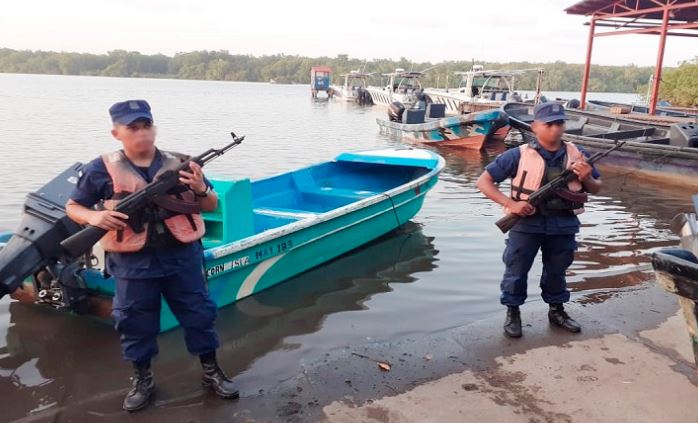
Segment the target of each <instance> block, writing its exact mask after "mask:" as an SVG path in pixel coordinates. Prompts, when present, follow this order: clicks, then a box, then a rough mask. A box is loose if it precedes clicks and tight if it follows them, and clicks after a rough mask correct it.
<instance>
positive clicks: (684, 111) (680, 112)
mask: <svg viewBox="0 0 698 423" xmlns="http://www.w3.org/2000/svg"><path fill="white" fill-rule="evenodd" d="M614 108H616V109H621V110H623V111H627V113H638V114H644V115H646V114H648V113H649V107H647V106H644V105H640V104H623V103H614V102H610V101H601V100H587V109H588V110H601V111H610V110H612V109H614ZM654 116H670V117H677V118H693V119H695V118H698V109H696V108H692V107H671V106H664V107H662V106H659V107H657V110H656V111H655V114H654Z"/></svg>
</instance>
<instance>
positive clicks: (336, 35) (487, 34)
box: [0, 0, 698, 66]
mask: <svg viewBox="0 0 698 423" xmlns="http://www.w3.org/2000/svg"><path fill="white" fill-rule="evenodd" d="M575 1H576V0H569V1H563V0H559V1H555V0H487V1H474V0H460V1H451V0H441V1H429V0H422V1H419V2H413V1H407V0H393V1H389V0H388V1H385V0H383V1H380V0H373V1H364V0H353V1H346V2H343V1H336V0H326V1H320V0H315V1H312V2H309V1H305V0H295V1H294V0H287V1H276V0H274V1H271V0H257V1H248V0H245V1H235V0H228V1H223V0H64V1H58V0H7V1H4V2H3V3H4V4H3V5H2V8H1V10H0V47H9V48H14V49H31V50H37V49H41V50H54V51H76V52H91V53H105V52H107V51H109V50H115V49H124V50H136V51H140V52H142V53H147V54H152V53H163V54H167V55H172V54H174V53H176V52H183V51H191V50H204V49H205V50H229V51H230V52H231V53H242V54H252V55H256V56H258V55H264V54H274V53H284V54H298V55H304V56H332V57H334V56H336V55H337V54H340V53H345V54H348V55H349V56H351V57H356V58H362V59H363V58H366V59H375V58H393V59H397V58H399V57H401V56H404V57H407V58H409V59H412V60H415V61H431V62H439V61H442V60H470V59H472V58H475V59H476V60H487V61H502V62H505V61H521V60H528V61H541V62H551V61H555V60H562V61H565V62H571V63H583V62H584V55H585V48H586V39H587V33H588V27H587V26H584V25H583V23H584V22H585V21H586V18H584V17H582V16H569V15H567V14H565V13H564V12H563V9H564V8H565V7H567V6H569V5H571V4H573V3H575ZM658 42H659V37H657V36H650V35H631V36H616V37H603V38H597V39H596V43H595V46H594V54H593V59H592V60H593V63H594V64H603V65H625V64H630V63H634V64H637V65H654V64H655V60H656V51H657V46H658ZM696 55H698V39H695V38H688V37H670V38H669V39H668V41H667V50H666V56H665V66H674V65H676V64H677V63H678V62H679V61H682V60H688V59H691V58H692V57H693V56H696Z"/></svg>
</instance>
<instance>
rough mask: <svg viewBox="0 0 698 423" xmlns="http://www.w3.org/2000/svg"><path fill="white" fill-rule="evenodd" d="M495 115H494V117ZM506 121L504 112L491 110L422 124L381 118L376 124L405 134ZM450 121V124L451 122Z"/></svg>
mask: <svg viewBox="0 0 698 423" xmlns="http://www.w3.org/2000/svg"><path fill="white" fill-rule="evenodd" d="M495 113H496V115H495ZM481 114H488V115H489V114H492V115H493V116H492V117H491V118H489V119H487V118H483V117H480V116H478V115H481ZM505 119H506V115H505V114H504V112H502V111H501V110H498V109H497V108H492V110H488V111H485V110H483V111H480V112H473V113H468V114H467V115H457V116H446V117H443V118H438V119H436V120H433V121H429V122H424V123H401V122H391V121H389V120H385V119H381V118H376V123H377V124H378V126H382V127H385V128H391V129H397V130H400V131H407V132H423V131H433V130H436V129H439V128H451V127H454V126H463V125H479V124H483V123H487V122H490V121H493V122H496V121H503V120H505ZM451 121H452V122H451Z"/></svg>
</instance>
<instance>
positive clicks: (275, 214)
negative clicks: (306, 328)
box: [0, 148, 444, 331]
mask: <svg viewBox="0 0 698 423" xmlns="http://www.w3.org/2000/svg"><path fill="white" fill-rule="evenodd" d="M443 166H444V160H443V158H441V157H440V156H439V155H437V154H435V153H433V152H430V151H426V150H420V149H411V148H404V149H396V148H386V149H382V150H369V151H359V152H347V153H343V154H341V155H339V156H337V158H336V159H335V160H333V161H329V162H325V163H320V164H317V165H314V166H310V167H306V168H303V169H299V170H295V171H292V172H288V173H283V174H280V175H276V176H271V177H268V178H263V179H260V180H256V181H250V180H248V179H243V180H235V181H232V180H216V179H212V183H213V185H214V188H215V190H216V192H217V193H218V195H219V198H220V202H219V207H218V209H217V210H216V211H214V212H212V213H205V214H204V221H205V224H206V235H205V237H204V239H203V245H204V248H205V251H204V259H205V272H206V276H207V278H208V288H209V293H210V295H211V298H212V299H213V300H214V301H215V302H216V304H217V305H218V306H219V307H222V306H225V305H227V304H230V303H233V302H235V301H237V300H239V299H242V298H245V297H247V296H249V295H253V294H255V293H257V292H260V291H262V290H265V289H267V288H270V287H272V286H274V285H276V284H278V283H280V282H282V281H284V280H286V279H288V278H290V277H292V276H295V275H298V274H300V273H303V272H305V271H306V270H309V269H311V268H314V267H316V266H318V265H321V264H323V263H325V262H327V261H329V260H331V259H333V258H335V257H338V256H340V255H342V254H344V253H347V252H349V251H351V250H353V249H355V248H357V247H359V246H361V245H363V244H365V243H367V242H369V241H371V240H373V239H376V238H378V237H380V236H382V235H384V234H386V233H388V232H390V231H392V230H393V229H396V228H398V227H400V226H401V225H403V224H404V223H406V222H407V221H409V220H410V219H411V218H412V217H414V216H415V214H416V213H417V212H418V211H419V209H420V208H421V206H422V203H423V201H424V197H425V195H426V193H427V192H428V191H429V190H430V189H431V188H432V187H433V186H434V185H435V184H436V182H437V180H438V175H439V173H440V172H441V170H442V168H443ZM80 169H81V165H80V164H77V165H75V166H73V167H71V168H70V169H68V170H67V171H65V172H63V173H62V174H61V175H59V176H58V177H57V178H55V179H54V180H53V181H51V182H49V183H48V184H47V185H46V186H44V187H43V188H42V189H40V190H39V191H38V192H37V193H32V194H30V195H29V196H28V199H27V202H26V203H25V214H24V217H23V220H22V223H21V224H20V228H19V229H18V231H16V233H15V235H14V236H12V237H11V238H10V239H9V240H8V241H7V243H6V244H5V245H4V247H3V248H2V250H0V293H6V292H12V296H13V297H14V298H16V299H18V300H20V301H25V302H32V303H33V302H39V303H43V304H45V305H48V306H52V307H54V308H58V309H63V310H70V311H78V312H81V313H87V314H93V315H96V316H98V317H101V318H109V315H110V311H111V297H112V296H113V293H114V281H113V279H112V278H110V277H105V276H104V274H103V272H102V271H101V269H100V263H102V262H103V260H102V259H101V258H100V257H99V255H98V254H95V255H94V256H92V257H88V258H87V260H83V259H82V258H81V259H77V260H72V261H71V260H70V259H67V258H66V255H65V254H63V251H62V250H61V249H60V241H61V240H62V239H64V238H66V237H67V236H69V235H71V234H72V233H75V232H76V231H77V230H79V228H78V227H77V225H74V224H73V225H71V222H70V221H69V219H68V218H67V217H66V216H65V211H64V209H63V206H64V204H65V201H66V199H67V195H68V194H69V192H70V190H71V189H72V186H71V185H72V184H73V183H75V180H76V179H77V175H78V173H79V171H80ZM66 181H68V182H66ZM70 181H72V183H71V182H70ZM30 233H31V235H28V234H30ZM0 241H1V239H0ZM18 286H21V288H22V289H16V290H15V288H17V287H18ZM177 324H178V323H177V321H176V319H175V318H174V316H173V315H172V313H171V311H170V310H169V308H168V307H167V304H166V303H164V302H163V307H162V316H161V330H163V331H164V330H168V329H171V328H173V327H175V326H177Z"/></svg>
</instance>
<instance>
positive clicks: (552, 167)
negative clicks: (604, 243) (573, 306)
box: [477, 103, 601, 338]
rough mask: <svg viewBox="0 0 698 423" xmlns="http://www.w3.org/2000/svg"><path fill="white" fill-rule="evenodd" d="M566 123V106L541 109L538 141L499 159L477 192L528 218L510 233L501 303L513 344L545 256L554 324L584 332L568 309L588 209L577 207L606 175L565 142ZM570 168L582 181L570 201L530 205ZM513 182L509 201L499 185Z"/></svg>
mask: <svg viewBox="0 0 698 423" xmlns="http://www.w3.org/2000/svg"><path fill="white" fill-rule="evenodd" d="M566 119H567V117H566V115H565V109H564V107H563V106H562V105H561V104H558V103H541V104H538V105H537V106H536V107H535V109H534V121H533V124H532V125H531V129H532V131H533V133H534V134H535V135H536V138H537V139H536V141H534V142H531V143H528V144H524V145H521V146H520V147H518V148H513V149H510V150H508V151H506V152H505V153H502V154H501V155H499V156H498V157H497V158H496V159H495V160H494V161H493V162H492V163H490V164H489V165H488V166H487V167H486V168H485V171H484V172H483V173H482V175H481V176H480V178H479V179H478V181H477V188H478V189H479V190H480V191H481V192H482V193H483V194H485V196H487V198H489V199H490V200H492V201H495V202H497V203H499V204H501V205H502V206H503V207H504V209H505V211H506V213H513V214H516V215H519V216H522V217H524V218H523V219H521V220H519V222H518V223H517V224H516V225H515V226H514V227H513V228H512V229H511V231H510V232H509V238H508V239H507V240H506V248H505V249H504V254H503V261H504V265H505V270H504V277H503V279H502V283H501V293H502V294H501V297H500V301H501V303H502V305H504V306H506V307H507V316H506V321H505V324H504V333H505V334H506V335H507V336H509V337H512V338H518V337H521V335H522V331H521V314H520V311H519V306H521V305H522V304H523V303H524V301H525V300H526V295H527V292H526V291H527V281H528V272H529V270H530V269H531V266H532V265H533V261H534V259H535V258H536V255H537V254H538V251H539V250H541V251H542V255H543V274H542V275H541V280H540V287H541V291H542V297H543V300H544V301H545V302H546V303H548V304H549V306H550V310H549V311H548V319H549V320H550V323H551V324H553V325H555V326H559V327H561V328H563V329H566V330H568V331H570V332H573V333H577V332H580V331H581V326H580V325H579V324H578V323H577V322H575V321H574V320H573V319H572V318H571V317H570V316H569V315H568V314H567V312H565V309H564V306H563V304H564V303H566V302H568V301H569V299H570V292H569V290H568V289H567V281H566V280H565V272H566V271H567V268H568V267H569V266H570V265H571V264H572V262H573V260H574V252H575V251H576V249H577V243H576V241H575V234H576V233H577V232H579V226H580V224H579V219H578V218H577V215H578V214H579V213H581V212H583V211H584V208H583V207H584V204H583V203H581V202H578V201H575V194H577V196H578V195H579V193H581V192H589V193H592V194H596V193H598V192H599V190H600V189H601V179H600V176H601V175H600V174H599V172H598V171H597V170H596V169H595V168H594V167H593V166H591V165H590V164H588V163H587V162H586V161H585V160H584V157H588V156H589V155H588V154H587V153H586V152H585V151H584V150H583V149H582V148H581V147H577V146H575V145H574V144H572V143H569V142H563V141H562V136H563V134H564V133H565V120H566ZM566 168H570V169H572V171H573V172H574V173H575V175H576V176H577V179H576V180H573V181H572V182H570V183H569V184H568V190H566V192H567V195H565V194H564V193H563V194H562V195H564V196H565V197H567V198H563V197H562V196H560V195H557V196H554V197H553V198H551V199H550V200H548V201H546V202H545V203H543V204H541V205H539V206H538V207H533V206H532V205H531V204H529V203H528V202H527V201H526V199H527V198H528V195H530V194H531V193H533V192H534V191H536V190H537V189H539V188H540V187H542V186H543V185H545V184H546V183H547V182H548V181H551V180H552V179H554V178H555V177H556V176H558V175H560V173H562V172H563V171H564V169H566ZM508 178H512V182H511V194H510V195H505V194H503V193H502V192H501V191H500V190H499V188H498V187H497V185H496V184H498V183H500V182H502V181H504V180H505V179H508Z"/></svg>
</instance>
